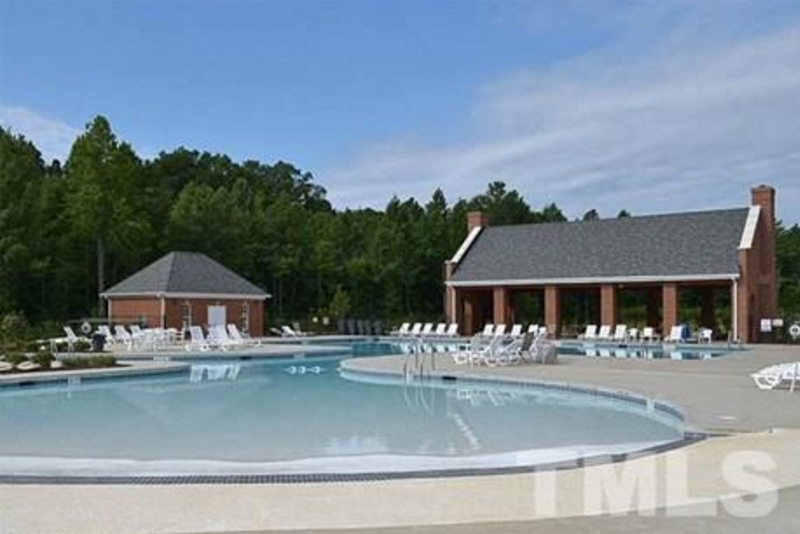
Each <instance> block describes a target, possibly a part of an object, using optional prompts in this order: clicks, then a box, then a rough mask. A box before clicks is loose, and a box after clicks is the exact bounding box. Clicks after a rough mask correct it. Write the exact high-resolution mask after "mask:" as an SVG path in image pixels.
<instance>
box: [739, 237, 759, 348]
mask: <svg viewBox="0 0 800 534" xmlns="http://www.w3.org/2000/svg"><path fill="white" fill-rule="evenodd" d="M750 252H751V251H750V250H740V251H739V273H740V276H739V282H738V284H737V286H736V319H737V330H738V332H737V333H738V334H739V340H740V341H741V342H742V343H753V342H754V341H755V336H754V335H752V334H754V333H755V332H754V328H753V323H754V322H755V319H754V318H753V315H754V314H755V312H756V310H753V309H751V306H750V294H751V291H752V289H751V287H750V285H751V283H752V282H751V279H752V277H753V274H752V271H753V269H752V266H751V262H750V258H751V254H750Z"/></svg>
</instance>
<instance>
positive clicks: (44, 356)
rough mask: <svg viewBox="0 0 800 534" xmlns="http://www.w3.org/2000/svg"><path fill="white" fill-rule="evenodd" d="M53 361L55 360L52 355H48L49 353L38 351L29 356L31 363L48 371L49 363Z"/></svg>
mask: <svg viewBox="0 0 800 534" xmlns="http://www.w3.org/2000/svg"><path fill="white" fill-rule="evenodd" d="M53 360H55V358H53V355H52V354H50V352H49V351H39V352H37V353H36V354H34V355H33V356H31V361H32V362H33V363H38V364H39V365H41V366H42V368H44V369H49V368H50V362H52V361H53Z"/></svg>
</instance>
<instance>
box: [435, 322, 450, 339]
mask: <svg viewBox="0 0 800 534" xmlns="http://www.w3.org/2000/svg"><path fill="white" fill-rule="evenodd" d="M445 334H447V325H446V324H445V323H439V324H437V325H436V330H434V331H433V336H434V337H444V336H445Z"/></svg>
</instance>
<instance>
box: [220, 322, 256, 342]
mask: <svg viewBox="0 0 800 534" xmlns="http://www.w3.org/2000/svg"><path fill="white" fill-rule="evenodd" d="M227 329H228V337H230V338H231V339H233V340H234V341H236V342H238V343H239V344H240V345H243V346H248V345H249V346H251V347H258V346H259V345H261V341H259V340H258V339H253V338H252V337H250V336H248V335H246V334H242V332H241V331H240V330H239V327H238V326H236V325H235V324H233V323H231V324H229V325H228V326H227Z"/></svg>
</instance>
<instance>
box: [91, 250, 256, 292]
mask: <svg viewBox="0 0 800 534" xmlns="http://www.w3.org/2000/svg"><path fill="white" fill-rule="evenodd" d="M142 295H146V296H156V295H158V296H161V295H163V296H166V297H169V296H201V295H208V296H220V297H221V296H226V297H247V298H254V299H265V298H269V295H268V294H267V293H266V292H265V291H264V290H263V289H261V288H260V287H258V286H256V285H255V284H253V283H251V282H249V281H248V280H246V279H244V278H242V277H241V276H239V275H238V274H236V273H235V272H233V271H231V270H230V269H228V268H227V267H225V266H224V265H222V264H221V263H219V262H217V261H216V260H213V259H211V258H209V257H208V256H206V255H205V254H201V253H199V252H170V253H169V254H167V255H166V256H163V257H161V258H159V259H158V260H156V261H154V262H153V263H151V264H150V265H148V266H147V267H145V268H144V269H142V270H141V271H139V272H137V273H135V274H133V275H132V276H130V277H128V278H126V279H125V280H123V281H122V282H120V283H118V284H116V285H115V286H113V287H111V288H110V289H108V290H107V291H105V292H104V293H103V296H104V297H125V296H142Z"/></svg>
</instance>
